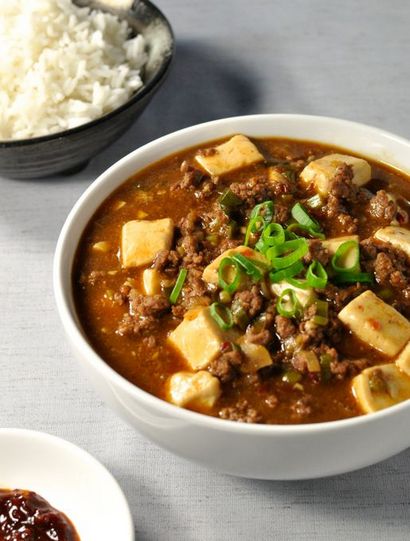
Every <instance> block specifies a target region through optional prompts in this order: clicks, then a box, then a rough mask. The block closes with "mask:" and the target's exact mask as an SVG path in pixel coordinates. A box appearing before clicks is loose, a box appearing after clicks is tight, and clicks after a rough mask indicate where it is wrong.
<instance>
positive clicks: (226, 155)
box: [195, 135, 264, 176]
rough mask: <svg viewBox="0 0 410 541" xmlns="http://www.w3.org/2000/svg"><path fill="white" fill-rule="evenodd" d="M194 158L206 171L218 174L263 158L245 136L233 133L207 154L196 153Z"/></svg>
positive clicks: (213, 174) (214, 174)
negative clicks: (233, 134)
mask: <svg viewBox="0 0 410 541" xmlns="http://www.w3.org/2000/svg"><path fill="white" fill-rule="evenodd" d="M195 159H196V161H197V162H198V163H199V165H200V166H201V167H202V168H203V169H205V171H206V172H207V173H209V174H210V175H212V176H219V175H223V174H225V173H229V172H230V171H234V170H235V169H241V168H242V167H246V166H248V165H252V164H253V163H257V162H261V161H262V160H263V159H264V158H263V156H262V154H261V153H260V152H259V150H258V149H257V148H256V146H255V145H254V144H253V143H252V141H250V140H249V139H248V138H247V137H245V136H244V135H235V136H234V137H232V138H231V139H229V141H227V142H226V143H223V144H222V145H218V146H217V147H215V148H213V149H211V150H210V152H209V155H203V154H197V155H196V156H195Z"/></svg>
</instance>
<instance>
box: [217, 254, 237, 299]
mask: <svg viewBox="0 0 410 541" xmlns="http://www.w3.org/2000/svg"><path fill="white" fill-rule="evenodd" d="M232 273H233V276H232ZM240 283H241V268H240V266H239V264H238V262H237V261H235V259H233V257H224V258H223V259H222V261H221V262H220V263H219V268H218V285H219V287H220V288H221V289H223V290H224V291H227V292H228V293H234V292H235V291H236V290H237V289H238V287H239V285H240Z"/></svg>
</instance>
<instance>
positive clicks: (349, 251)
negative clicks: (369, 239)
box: [331, 240, 360, 273]
mask: <svg viewBox="0 0 410 541" xmlns="http://www.w3.org/2000/svg"><path fill="white" fill-rule="evenodd" d="M347 257H349V258H351V259H352V262H351V264H350V265H349V266H346V259H347ZM359 257H360V251H359V243H358V242H357V241H356V240H348V241H346V242H343V243H342V244H341V245H340V246H339V247H338V249H337V250H336V252H335V254H334V255H333V257H332V260H331V265H332V269H333V270H334V271H336V272H337V273H340V272H342V273H346V272H348V273H351V272H355V273H357V272H358V271H359V270H360V267H359Z"/></svg>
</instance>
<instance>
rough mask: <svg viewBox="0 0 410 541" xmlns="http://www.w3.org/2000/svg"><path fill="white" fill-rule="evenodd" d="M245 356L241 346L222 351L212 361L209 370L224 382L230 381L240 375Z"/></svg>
mask: <svg viewBox="0 0 410 541" xmlns="http://www.w3.org/2000/svg"><path fill="white" fill-rule="evenodd" d="M242 360H243V356H242V352H241V350H240V349H239V348H235V349H232V350H230V351H226V352H221V354H220V355H219V356H218V357H217V358H216V359H214V360H213V361H211V363H210V365H209V367H208V370H209V372H210V373H211V374H212V375H213V376H216V377H217V378H219V379H220V380H221V382H222V383H228V382H229V381H232V380H233V379H235V378H236V377H237V376H238V375H239V367H240V365H241V363H242Z"/></svg>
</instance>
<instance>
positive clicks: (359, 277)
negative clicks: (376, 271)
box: [332, 272, 374, 285]
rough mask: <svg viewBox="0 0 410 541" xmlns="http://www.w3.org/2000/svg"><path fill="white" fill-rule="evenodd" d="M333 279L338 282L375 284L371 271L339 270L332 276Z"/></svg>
mask: <svg viewBox="0 0 410 541" xmlns="http://www.w3.org/2000/svg"><path fill="white" fill-rule="evenodd" d="M332 281H333V282H334V283H335V284H336V285H337V284H356V283H363V284H373V282H374V278H373V275H372V274H370V273H369V272H339V273H338V274H337V275H336V276H334V277H333V278H332Z"/></svg>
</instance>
